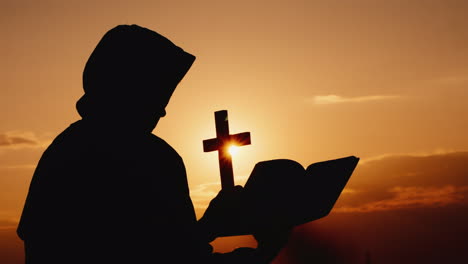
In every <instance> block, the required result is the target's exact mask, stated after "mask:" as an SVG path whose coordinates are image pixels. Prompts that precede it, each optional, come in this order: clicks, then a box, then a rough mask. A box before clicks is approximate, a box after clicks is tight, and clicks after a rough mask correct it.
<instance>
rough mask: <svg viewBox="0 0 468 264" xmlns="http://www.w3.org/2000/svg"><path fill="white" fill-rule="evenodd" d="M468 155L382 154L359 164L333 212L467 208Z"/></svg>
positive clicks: (456, 153)
mask: <svg viewBox="0 0 468 264" xmlns="http://www.w3.org/2000/svg"><path fill="white" fill-rule="evenodd" d="M466 164H468V152H454V153H440V154H432V155H430V154H422V155H421V156H417V155H393V156H392V155H385V156H380V157H379V158H378V159H369V160H368V161H367V162H364V163H362V164H358V166H357V168H356V170H355V172H354V174H353V175H352V177H351V179H350V181H349V183H348V185H347V186H346V189H345V190H344V191H343V192H342V194H341V196H340V198H339V199H338V202H337V204H336V205H335V208H334V211H335V212H373V211H391V210H400V209H412V208H440V207H451V206H452V207H453V206H460V205H461V206H466V205H468V178H467V177H466V176H467V175H468V168H467V167H466Z"/></svg>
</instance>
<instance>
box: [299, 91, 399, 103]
mask: <svg viewBox="0 0 468 264" xmlns="http://www.w3.org/2000/svg"><path fill="white" fill-rule="evenodd" d="M400 97H401V96H398V95H368V96H356V97H343V96H339V95H335V94H330V95H317V96H314V97H313V98H311V99H308V100H307V101H308V102H311V103H313V104H316V105H326V104H339V103H364V102H372V101H382V100H390V99H397V98H400Z"/></svg>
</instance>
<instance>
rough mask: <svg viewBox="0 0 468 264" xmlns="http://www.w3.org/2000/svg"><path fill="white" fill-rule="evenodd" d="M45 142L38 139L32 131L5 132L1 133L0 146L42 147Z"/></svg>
mask: <svg viewBox="0 0 468 264" xmlns="http://www.w3.org/2000/svg"><path fill="white" fill-rule="evenodd" d="M42 146H43V142H41V141H40V140H38V138H37V137H36V135H35V134H34V133H32V132H5V133H0V147H4V148H36V147H42Z"/></svg>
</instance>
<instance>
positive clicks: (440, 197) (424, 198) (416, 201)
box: [335, 185, 468, 213]
mask: <svg viewBox="0 0 468 264" xmlns="http://www.w3.org/2000/svg"><path fill="white" fill-rule="evenodd" d="M389 192H390V193H392V194H393V195H394V196H393V197H392V198H390V199H384V200H380V201H375V202H370V203H367V204H363V205H361V206H357V207H340V208H337V209H336V210H335V211H336V212H361V213H365V212H375V211H387V210H399V209H414V208H428V207H429V208H435V207H444V206H448V205H455V204H460V205H467V204H468V201H467V199H466V198H467V197H468V196H467V194H468V186H460V187H457V186H453V185H447V186H444V187H394V188H392V189H390V190H389Z"/></svg>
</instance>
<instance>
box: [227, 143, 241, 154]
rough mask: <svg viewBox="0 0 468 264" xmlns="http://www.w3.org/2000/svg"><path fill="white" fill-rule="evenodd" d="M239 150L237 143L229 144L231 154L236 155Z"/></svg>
mask: <svg viewBox="0 0 468 264" xmlns="http://www.w3.org/2000/svg"><path fill="white" fill-rule="evenodd" d="M238 151H239V148H238V147H237V146H236V145H229V146H228V152H229V154H231V156H234V155H236V154H237V152H238Z"/></svg>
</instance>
